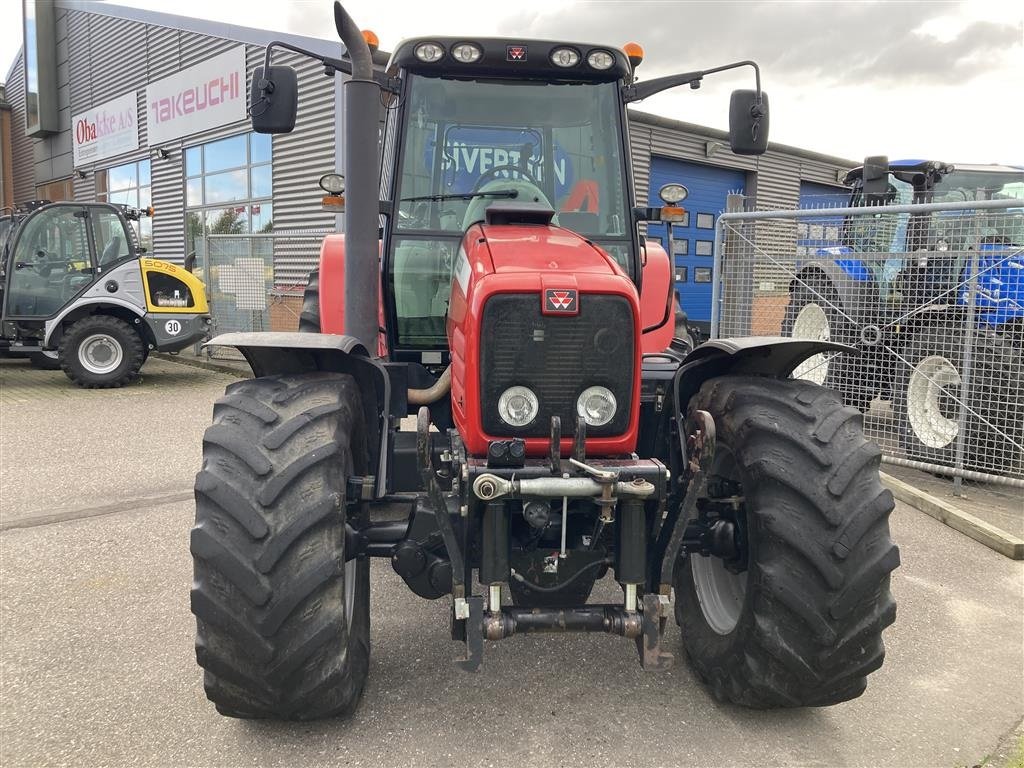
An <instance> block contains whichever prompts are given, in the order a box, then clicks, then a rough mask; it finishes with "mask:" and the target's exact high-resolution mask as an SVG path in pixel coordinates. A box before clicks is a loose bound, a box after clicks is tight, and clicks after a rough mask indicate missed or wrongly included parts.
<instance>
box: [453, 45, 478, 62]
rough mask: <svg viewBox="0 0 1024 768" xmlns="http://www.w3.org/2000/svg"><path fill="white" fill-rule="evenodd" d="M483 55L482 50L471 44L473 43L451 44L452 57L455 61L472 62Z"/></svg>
mask: <svg viewBox="0 0 1024 768" xmlns="http://www.w3.org/2000/svg"><path fill="white" fill-rule="evenodd" d="M483 55H484V52H483V51H482V50H480V46H479V45H473V43H459V44H458V45H453V46H452V58H453V59H455V60H456V61H461V62H462V63H463V64H472V63H473V62H475V61H479V60H480V57H481V56H483Z"/></svg>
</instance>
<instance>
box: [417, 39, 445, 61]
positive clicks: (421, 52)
mask: <svg viewBox="0 0 1024 768" xmlns="http://www.w3.org/2000/svg"><path fill="white" fill-rule="evenodd" d="M413 53H415V54H416V58H417V59H419V60H420V61H425V62H426V63H427V64H431V63H433V62H435V61H438V60H440V59H441V58H442V57H443V56H444V48H442V47H441V46H440V45H438V44H437V43H420V44H419V45H417V46H416V50H415V51H413Z"/></svg>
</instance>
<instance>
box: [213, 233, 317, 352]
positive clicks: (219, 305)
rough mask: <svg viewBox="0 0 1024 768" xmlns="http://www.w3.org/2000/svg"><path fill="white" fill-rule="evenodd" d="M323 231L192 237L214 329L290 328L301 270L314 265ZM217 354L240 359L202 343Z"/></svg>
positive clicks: (304, 271) (299, 301)
mask: <svg viewBox="0 0 1024 768" xmlns="http://www.w3.org/2000/svg"><path fill="white" fill-rule="evenodd" d="M329 233H330V232H329V231H327V230H311V229H304V230H293V231H289V230H279V231H276V232H270V233H264V234H255V235H227V234H225V235H207V236H206V237H203V238H197V239H196V261H197V264H198V265H199V269H198V270H197V275H198V276H199V277H201V278H202V279H203V281H204V282H205V283H206V291H207V294H208V296H209V301H210V314H211V315H212V316H213V331H214V334H215V335H216V334H220V333H230V332H233V331H271V330H277V331H283V330H289V331H294V330H296V329H297V328H298V324H299V312H300V311H301V305H302V292H303V290H304V289H305V287H306V275H308V273H309V271H310V270H312V269H315V268H316V264H317V262H318V259H319V256H320V244H321V242H322V241H323V239H324V236H325V235H327V234H329ZM205 354H206V355H207V356H208V357H211V358H217V359H239V358H240V355H239V353H238V352H236V351H235V350H234V349H231V348H228V347H207V348H206V350H205Z"/></svg>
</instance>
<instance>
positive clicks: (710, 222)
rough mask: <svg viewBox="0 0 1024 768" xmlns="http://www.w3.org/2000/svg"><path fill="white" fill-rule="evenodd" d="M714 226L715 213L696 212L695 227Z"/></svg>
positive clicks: (707, 227)
mask: <svg viewBox="0 0 1024 768" xmlns="http://www.w3.org/2000/svg"><path fill="white" fill-rule="evenodd" d="M714 228H715V214H713V213H698V214H697V229H714Z"/></svg>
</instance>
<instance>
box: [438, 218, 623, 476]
mask: <svg viewBox="0 0 1024 768" xmlns="http://www.w3.org/2000/svg"><path fill="white" fill-rule="evenodd" d="M548 288H555V289H575V290H577V291H578V296H579V300H580V302H583V301H586V298H587V294H595V293H603V294H617V295H620V296H624V297H626V299H627V300H628V301H629V303H630V305H631V307H632V309H633V317H634V325H635V328H634V338H638V339H639V338H640V335H641V326H640V301H639V297H638V296H637V291H636V286H635V285H634V284H633V282H632V281H631V280H630V279H629V277H627V276H626V274H625V273H624V272H623V271H622V269H621V268H620V267H619V266H618V264H616V263H615V261H614V259H612V258H611V257H610V256H608V255H607V254H606V253H605V252H604V251H602V250H601V249H600V248H598V247H596V246H595V245H593V244H591V243H590V242H589V241H587V240H586V239H584V238H582V237H580V236H579V235H577V234H575V233H574V232H570V231H569V230H565V229H560V228H559V227H555V226H545V225H536V224H507V225H489V224H476V225H474V226H472V227H470V228H469V229H468V230H467V231H466V234H465V237H464V238H463V240H462V247H461V249H460V251H459V256H458V261H457V263H456V267H455V275H454V279H453V280H452V292H451V300H450V302H449V305H448V346H449V348H450V350H451V370H452V390H451V400H452V416H453V420H454V422H455V426H456V427H457V428H458V430H459V434H460V435H461V436H462V440H463V442H464V443H465V445H466V450H467V451H468V452H469V453H470V454H471V455H481V454H483V453H485V452H486V451H487V445H488V442H489V441H491V440H495V439H501V438H502V437H503V436H502V435H489V434H486V433H485V432H484V430H483V425H482V420H481V411H480V408H481V404H480V377H479V370H480V337H479V330H480V318H481V317H482V316H483V309H484V305H485V304H486V302H487V300H488V299H489V298H490V297H491V296H493V295H495V294H497V293H536V294H537V302H538V305H539V304H540V301H541V297H542V296H543V295H544V290H545V289H548ZM640 360H641V349H640V346H639V345H638V346H637V347H636V349H635V350H634V360H633V370H634V381H633V392H634V396H633V398H632V413H631V414H630V419H629V426H628V427H627V429H626V430H625V432H623V434H621V435H617V436H611V437H595V438H588V439H587V452H588V454H590V455H597V456H612V455H622V454H628V453H631V452H632V451H633V450H634V448H635V447H636V441H637V432H638V423H639V413H640V397H639V392H640ZM609 364H612V365H614V361H609ZM568 375H571V372H568ZM484 407H495V404H493V403H487V404H484ZM506 437H507V436H506ZM571 449H572V438H571V435H569V436H568V437H565V438H563V439H562V451H563V453H568V452H569V451H571ZM547 451H548V440H547V439H546V438H527V439H526V452H527V455H529V456H543V455H545V454H546V453H547Z"/></svg>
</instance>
